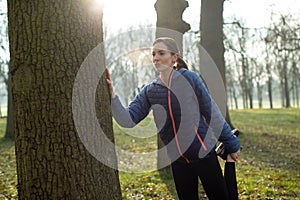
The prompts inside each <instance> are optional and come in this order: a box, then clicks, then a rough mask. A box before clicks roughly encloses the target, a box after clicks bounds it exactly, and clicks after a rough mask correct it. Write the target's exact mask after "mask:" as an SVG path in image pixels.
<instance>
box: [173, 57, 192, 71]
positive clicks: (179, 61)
mask: <svg viewBox="0 0 300 200" xmlns="http://www.w3.org/2000/svg"><path fill="white" fill-rule="evenodd" d="M182 68H185V69H189V67H188V65H187V63H186V62H185V61H184V60H183V59H182V58H181V57H178V58H177V60H176V70H180V69H182Z"/></svg>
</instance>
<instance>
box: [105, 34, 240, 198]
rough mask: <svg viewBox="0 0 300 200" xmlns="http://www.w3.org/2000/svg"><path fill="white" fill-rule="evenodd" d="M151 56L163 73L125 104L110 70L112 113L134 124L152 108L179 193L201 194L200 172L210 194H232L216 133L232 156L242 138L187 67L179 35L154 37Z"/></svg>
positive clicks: (181, 195) (235, 155)
mask: <svg viewBox="0 0 300 200" xmlns="http://www.w3.org/2000/svg"><path fill="white" fill-rule="evenodd" d="M152 62H153V66H154V68H155V70H156V71H157V72H159V77H157V79H155V80H154V81H153V82H151V83H150V84H148V85H146V86H145V87H144V88H143V89H142V90H141V92H140V93H139V94H138V95H137V96H136V97H135V98H134V100H133V101H132V102H131V103H130V104H129V106H128V107H127V108H124V107H123V106H122V104H121V103H120V100H119V98H118V97H117V95H115V93H114V90H113V86H112V81H111V77H110V73H109V71H108V69H107V70H106V73H107V84H108V86H109V90H110V94H111V98H112V112H113V116H114V118H115V119H116V121H117V122H118V123H119V124H120V125H121V126H124V127H133V126H135V125H136V124H137V123H139V122H140V121H141V120H143V119H144V118H145V117H146V116H147V115H148V113H149V111H150V110H151V109H152V110H153V115H154V121H155V124H156V126H157V129H158V133H159V136H160V138H161V139H162V141H163V142H164V144H165V145H166V146H167V152H168V156H169V158H170V160H171V162H172V164H171V166H172V173H173V179H174V182H175V186H176V191H177V194H178V197H179V199H181V200H193V199H198V198H199V197H198V177H199V178H200V180H201V182H202V185H203V188H204V190H205V192H206V194H207V196H208V198H209V199H218V200H219V199H229V197H228V192H227V189H226V183H225V180H224V177H223V175H222V171H221V167H220V164H219V162H218V159H217V155H216V153H215V146H216V139H218V140H219V141H220V142H223V144H224V146H225V148H226V151H227V152H229V156H228V157H229V159H230V160H231V161H237V159H238V156H239V153H240V151H239V149H240V144H239V141H238V139H237V138H236V137H235V136H234V135H233V134H232V132H231V129H230V127H229V125H228V124H227V123H226V121H225V120H224V118H223V116H222V115H221V113H220V112H219V109H218V107H217V106H216V104H215V102H214V101H213V99H212V98H211V96H210V95H209V93H208V91H207V89H206V88H205V86H204V84H203V81H202V80H201V78H200V77H199V76H198V75H197V74H196V73H194V72H192V71H190V70H188V66H187V64H186V63H185V62H184V60H183V59H182V58H181V57H180V53H179V48H178V46H177V44H176V42H175V40H173V39H171V38H168V37H162V38H158V39H156V40H155V41H154V43H153V50H152ZM157 105H159V106H157Z"/></svg>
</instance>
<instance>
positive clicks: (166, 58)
mask: <svg viewBox="0 0 300 200" xmlns="http://www.w3.org/2000/svg"><path fill="white" fill-rule="evenodd" d="M177 56H178V55H177V54H175V55H172V54H171V52H170V51H169V50H168V48H167V46H166V45H165V44H164V43H162V42H158V43H156V44H154V45H153V49H152V63H153V66H154V68H155V70H156V71H158V72H163V71H166V70H169V69H170V67H173V65H174V63H175V61H176V59H177Z"/></svg>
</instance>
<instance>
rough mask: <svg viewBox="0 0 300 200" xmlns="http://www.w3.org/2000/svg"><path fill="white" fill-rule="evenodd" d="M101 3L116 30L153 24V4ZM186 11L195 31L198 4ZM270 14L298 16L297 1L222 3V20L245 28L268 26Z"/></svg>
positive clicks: (194, 0) (193, 1) (147, 0)
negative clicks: (232, 20) (239, 22)
mask: <svg viewBox="0 0 300 200" xmlns="http://www.w3.org/2000/svg"><path fill="white" fill-rule="evenodd" d="M99 1H105V7H104V24H105V26H107V27H108V28H110V29H113V30H117V29H119V28H123V29H124V27H126V26H137V25H138V24H146V23H148V24H153V25H155V23H156V12H155V9H154V3H155V2H156V0H126V1H124V0H99ZM188 2H189V7H188V8H187V9H186V10H185V12H184V14H183V18H184V20H185V21H187V22H188V23H190V24H191V26H192V29H193V30H197V29H198V27H199V20H200V2H201V0H188ZM271 10H273V11H275V12H276V13H282V14H286V13H295V14H298V15H299V10H300V1H299V0H228V1H225V3H224V18H225V20H228V19H229V18H230V17H232V16H236V18H238V19H240V18H243V19H244V21H245V22H246V24H247V25H248V26H249V27H261V26H265V25H267V24H268V22H269V19H270V13H271Z"/></svg>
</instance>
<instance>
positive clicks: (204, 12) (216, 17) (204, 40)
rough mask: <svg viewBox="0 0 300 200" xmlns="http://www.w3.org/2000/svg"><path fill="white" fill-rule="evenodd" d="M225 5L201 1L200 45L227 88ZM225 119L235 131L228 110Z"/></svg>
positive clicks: (206, 0)
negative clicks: (224, 36)
mask: <svg viewBox="0 0 300 200" xmlns="http://www.w3.org/2000/svg"><path fill="white" fill-rule="evenodd" d="M223 3H224V0H201V18H200V35H201V41H200V44H201V46H202V47H203V48H204V49H205V50H206V51H207V53H208V54H209V55H210V56H211V58H212V59H213V61H214V62H215V64H216V65H217V67H218V69H219V71H220V74H221V77H222V79H223V83H224V86H225V87H226V77H225V60H224V52H225V48H224V44H223ZM201 60H202V59H200V66H201ZM225 118H226V121H227V122H228V123H229V124H230V126H231V127H232V128H233V129H234V126H233V125H232V123H231V119H230V116H229V112H228V109H226V117H225Z"/></svg>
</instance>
